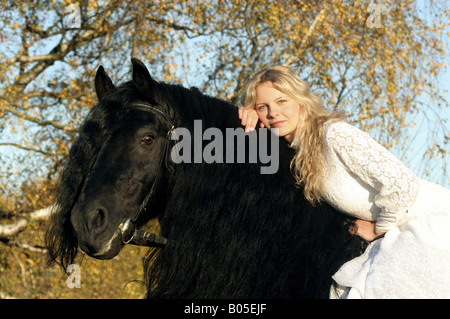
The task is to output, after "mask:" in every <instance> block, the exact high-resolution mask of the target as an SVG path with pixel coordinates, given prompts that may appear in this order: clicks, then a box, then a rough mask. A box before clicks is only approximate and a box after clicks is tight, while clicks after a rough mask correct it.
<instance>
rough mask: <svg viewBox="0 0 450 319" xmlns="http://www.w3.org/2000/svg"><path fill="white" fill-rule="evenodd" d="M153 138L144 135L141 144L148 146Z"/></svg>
mask: <svg viewBox="0 0 450 319" xmlns="http://www.w3.org/2000/svg"><path fill="white" fill-rule="evenodd" d="M153 140H154V139H153V136H150V135H145V136H143V137H141V144H145V145H150V144H152V143H153Z"/></svg>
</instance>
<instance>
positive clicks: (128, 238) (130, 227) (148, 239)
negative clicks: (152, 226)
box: [119, 102, 175, 247]
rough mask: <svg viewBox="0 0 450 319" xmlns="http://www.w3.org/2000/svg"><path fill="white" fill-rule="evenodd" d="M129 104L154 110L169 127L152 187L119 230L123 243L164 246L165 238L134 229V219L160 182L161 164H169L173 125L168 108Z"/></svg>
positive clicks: (139, 103)
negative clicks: (132, 215)
mask: <svg viewBox="0 0 450 319" xmlns="http://www.w3.org/2000/svg"><path fill="white" fill-rule="evenodd" d="M131 106H134V107H137V108H140V109H142V110H145V111H150V112H155V113H157V114H158V115H160V116H162V117H163V118H164V119H165V120H166V122H167V123H168V124H169V126H170V129H169V130H168V131H167V134H166V137H165V141H164V147H163V151H162V154H161V157H160V160H159V165H158V171H157V173H156V177H155V180H154V181H153V184H152V187H151V188H150V191H149V193H148V194H147V196H146V197H145V198H144V200H143V201H142V203H141V205H140V206H139V209H138V211H137V212H136V213H135V215H134V217H133V218H128V219H126V220H125V221H124V222H123V223H121V224H120V225H119V230H120V232H121V236H122V242H123V243H124V244H133V245H138V246H149V247H164V246H165V245H166V244H167V239H165V238H163V237H161V236H158V235H155V234H151V233H148V232H145V231H142V230H137V229H136V225H135V224H136V221H137V220H138V219H139V217H140V216H141V215H142V213H143V212H145V211H146V209H147V205H148V202H149V201H150V199H151V198H152V196H153V194H154V192H155V190H156V188H157V186H158V185H159V183H160V180H161V177H162V172H163V166H164V164H165V167H166V168H167V167H168V166H169V156H168V154H169V144H170V137H171V134H172V133H173V131H174V128H175V125H174V121H173V120H172V118H171V117H170V115H169V112H168V109H166V112H163V111H162V110H161V109H159V108H157V107H156V106H154V105H151V104H149V103H143V102H136V103H133V104H131Z"/></svg>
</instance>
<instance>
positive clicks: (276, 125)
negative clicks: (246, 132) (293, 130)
mask: <svg viewBox="0 0 450 319" xmlns="http://www.w3.org/2000/svg"><path fill="white" fill-rule="evenodd" d="M285 122H286V121H276V122H273V123H271V124H270V126H271V127H280V126H282V125H283V124H284V123H285Z"/></svg>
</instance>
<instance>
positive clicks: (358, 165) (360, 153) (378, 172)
mask: <svg viewBox="0 0 450 319" xmlns="http://www.w3.org/2000/svg"><path fill="white" fill-rule="evenodd" d="M325 139H326V140H327V143H328V145H329V146H330V147H331V148H332V149H333V150H334V152H335V153H336V155H337V156H338V158H339V160H340V161H341V162H342V163H343V164H344V166H345V167H346V168H347V169H348V170H349V171H351V172H352V173H354V174H355V175H357V176H358V177H359V178H360V179H361V180H362V181H363V182H365V183H367V184H368V185H370V186H371V187H372V188H374V189H375V190H377V191H378V194H377V195H376V196H375V200H374V204H375V205H376V206H377V207H379V208H380V209H381V212H380V214H379V217H378V219H377V224H376V225H377V226H376V227H377V229H378V230H379V231H382V232H386V231H388V230H389V229H391V228H393V227H394V226H395V225H397V223H398V222H399V221H401V220H402V219H403V218H404V217H405V216H404V214H405V213H407V210H408V208H409V207H410V206H411V205H412V204H413V203H414V200H415V198H416V196H417V193H418V191H419V179H418V178H417V176H416V175H415V174H414V173H413V172H412V171H411V170H410V169H409V168H408V167H407V166H406V165H404V164H403V163H402V162H401V161H400V160H399V159H398V158H396V157H395V156H394V155H393V154H392V153H391V152H389V151H388V150H387V149H386V148H384V147H383V146H381V145H380V144H378V143H377V142H376V141H375V140H374V139H373V138H371V137H370V136H369V135H368V134H367V133H365V132H363V131H361V130H359V129H358V128H356V127H354V126H352V125H350V124H348V123H345V122H338V123H329V124H326V127H325ZM349 196H351V194H349Z"/></svg>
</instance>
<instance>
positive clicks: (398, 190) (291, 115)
mask: <svg viewBox="0 0 450 319" xmlns="http://www.w3.org/2000/svg"><path fill="white" fill-rule="evenodd" d="M240 103H241V107H240V108H239V117H240V118H241V121H242V125H243V126H245V128H246V130H247V131H249V130H252V129H254V128H255V127H256V125H257V122H258V121H259V123H260V124H259V125H260V127H267V128H269V129H271V128H278V133H277V134H278V135H279V136H280V137H284V138H285V139H286V140H287V141H288V142H290V143H291V146H292V147H293V148H295V149H296V150H297V153H296V155H295V156H294V158H293V159H292V161H291V169H292V172H293V175H294V176H295V178H296V181H297V184H298V185H301V186H302V187H303V189H304V195H305V197H306V198H307V199H308V200H309V201H310V202H311V203H312V204H313V205H318V204H320V202H321V201H326V202H328V203H329V204H330V205H332V206H334V207H335V208H337V209H338V210H339V211H341V212H343V213H345V214H349V215H351V216H354V217H356V218H358V219H357V221H356V222H355V227H354V228H353V230H352V231H353V232H354V233H355V234H356V235H357V236H360V237H361V238H363V239H365V240H367V241H369V242H372V243H371V244H370V245H369V247H368V248H367V249H366V251H365V253H364V254H363V255H362V256H360V257H358V258H355V259H353V260H351V261H349V262H348V263H346V264H344V265H343V266H342V267H341V269H340V270H339V271H338V272H337V273H336V274H335V275H334V277H333V278H334V280H335V281H336V282H337V284H338V286H339V287H340V288H342V290H341V291H340V294H339V295H338V297H341V298H345V297H346V298H450V190H448V189H446V188H444V187H442V186H439V185H437V184H433V183H430V182H427V181H425V180H422V179H419V178H418V177H417V176H416V175H415V174H414V173H413V172H412V171H411V170H410V169H409V168H408V167H406V166H405V165H404V164H403V163H402V162H401V161H400V160H399V159H397V158H396V157H395V156H394V155H393V154H392V153H390V152H389V151H388V150H387V149H385V148H384V147H383V146H381V145H380V144H378V143H377V142H376V141H375V140H374V139H372V138H371V137H370V136H369V135H368V134H366V133H365V132H363V131H361V130H359V129H358V128H356V127H354V126H352V125H350V124H348V123H347V122H346V120H345V118H344V116H343V113H339V112H328V111H327V110H326V108H325V107H324V106H323V103H322V101H321V100H320V99H319V98H318V97H317V96H315V95H314V94H313V93H312V92H311V90H310V88H309V86H308V84H307V83H305V82H304V81H303V80H301V79H300V78H299V77H298V76H297V75H296V74H295V73H294V72H293V71H292V70H291V69H289V68H286V67H283V66H275V67H272V68H269V69H267V70H263V71H261V72H259V73H257V74H256V75H255V76H254V77H253V78H252V79H251V80H250V81H249V83H248V85H247V87H246V89H245V91H244V93H243V95H242V96H241V100H240ZM332 297H336V295H332Z"/></svg>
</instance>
